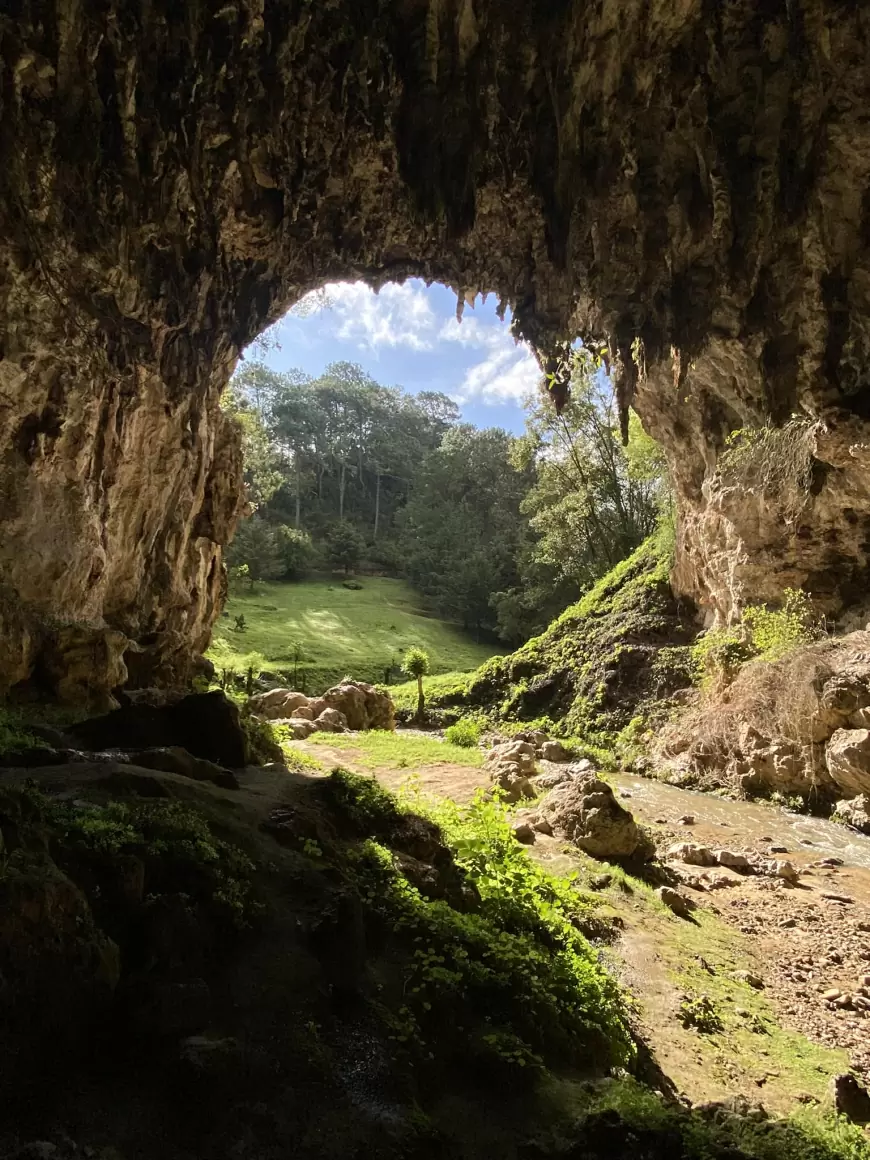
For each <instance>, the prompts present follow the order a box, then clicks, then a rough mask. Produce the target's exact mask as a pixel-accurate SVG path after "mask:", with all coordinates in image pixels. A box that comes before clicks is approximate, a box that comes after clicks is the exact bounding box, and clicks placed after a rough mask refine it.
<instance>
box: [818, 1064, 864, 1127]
mask: <svg viewBox="0 0 870 1160" xmlns="http://www.w3.org/2000/svg"><path fill="white" fill-rule="evenodd" d="M828 1096H829V1098H830V1100H831V1103H832V1104H833V1105H834V1109H835V1111H837V1112H838V1113H839V1114H840V1115H841V1116H845V1117H846V1118H847V1119H849V1120H851V1121H852V1122H853V1123H855V1124H870V1094H868V1092H867V1089H866V1088H865V1087H863V1086H862V1085H861V1084H860V1083H859V1082H858V1080H857V1079H856V1078H855V1076H854V1075H850V1074H849V1073H848V1072H847V1073H846V1074H844V1075H835V1076H833V1077H832V1079H831V1082H830V1084H829V1085H828Z"/></svg>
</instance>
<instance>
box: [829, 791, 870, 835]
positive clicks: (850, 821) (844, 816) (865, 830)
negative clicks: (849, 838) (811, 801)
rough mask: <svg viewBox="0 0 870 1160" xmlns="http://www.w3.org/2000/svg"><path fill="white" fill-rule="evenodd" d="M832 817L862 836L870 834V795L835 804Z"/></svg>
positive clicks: (862, 795) (861, 795) (860, 795)
mask: <svg viewBox="0 0 870 1160" xmlns="http://www.w3.org/2000/svg"><path fill="white" fill-rule="evenodd" d="M832 817H833V819H834V820H835V821H837V822H842V823H843V825H845V826H851V827H852V829H853V830H858V831H859V832H860V833H862V834H870V794H859V795H858V796H857V797H854V798H850V799H844V800H843V801H839V802H837V804H836V806H835V807H834V812H833V814H832Z"/></svg>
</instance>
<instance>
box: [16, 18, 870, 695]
mask: <svg viewBox="0 0 870 1160" xmlns="http://www.w3.org/2000/svg"><path fill="white" fill-rule="evenodd" d="M868 39H870V30H868V16H867V13H866V11H865V10H864V8H863V6H861V5H857V4H848V5H847V4H838V3H835V2H834V0H802V2H801V3H799V4H798V3H792V4H788V3H782V4H777V5H766V6H763V7H760V6H758V5H757V4H753V3H750V2H749V0H734V2H732V3H728V4H710V3H705V2H703V0H680V2H679V3H676V4H675V3H673V2H671V0H628V2H625V0H598V2H597V3H580V0H574V2H570V0H569V2H563V3H558V4H555V3H543V2H540V0H532V2H531V3H524V4H518V3H514V2H513V0H499V2H498V3H496V2H495V0H475V2H472V0H439V2H438V3H435V2H434V0H429V2H426V3H419V4H414V5H400V4H398V3H396V2H394V0H373V2H372V3H370V4H358V3H352V2H351V0H336V3H333V4H329V5H314V6H311V5H308V4H298V3H295V2H291V0H266V2H264V0H239V2H238V3H231V4H228V5H223V6H217V5H213V6H208V5H206V6H199V7H195V8H190V7H189V6H186V5H175V6H168V7H167V6H156V7H155V6H144V7H143V6H141V5H138V4H134V3H132V2H131V0H108V2H107V3H106V4H103V5H97V4H95V3H93V2H92V0H83V2H82V3H77V4H73V3H70V2H69V0H61V2H60V3H59V4H56V5H50V4H48V3H47V2H46V0H21V2H20V3H17V4H15V5H13V6H12V7H11V8H9V7H8V6H7V9H6V12H5V14H4V15H2V16H0V69H2V75H3V78H4V83H3V86H2V90H0V147H2V155H3V158H4V164H3V165H2V166H0V223H2V232H0V237H2V239H3V240H2V243H0V247H2V261H0V314H2V322H0V401H2V411H0V424H2V437H3V441H4V447H5V452H4V454H5V461H4V464H3V475H2V480H3V504H2V515H0V519H2V522H3V523H2V533H0V635H2V639H3V651H2V656H0V679H2V687H3V688H5V689H9V688H12V687H14V686H16V685H21V684H22V683H24V684H28V683H36V684H38V685H40V686H42V687H45V688H48V689H51V690H53V691H55V692H58V693H60V694H61V695H63V696H66V697H70V698H74V697H79V696H81V695H83V694H84V693H86V692H96V693H97V694H102V695H105V694H106V693H107V692H108V690H110V689H111V688H112V687H114V686H116V685H118V684H120V683H123V682H124V681H125V680H129V682H130V683H131V684H144V683H148V682H153V681H166V680H169V679H171V678H172V677H174V676H177V675H178V674H179V673H182V672H183V671H185V670H186V668H187V667H188V665H189V662H190V658H191V656H192V655H193V654H194V653H195V652H196V650H198V649H201V648H202V646H203V645H204V643H205V642H206V640H207V638H208V633H209V628H210V625H211V623H212V621H213V618H214V616H215V615H216V611H217V608H218V605H219V602H220V597H221V586H222V579H221V549H222V547H223V545H224V544H225V543H226V542H227V539H228V537H229V535H230V534H231V531H232V527H233V523H234V520H235V518H236V516H237V514H238V511H239V505H240V497H239V477H240V473H239V448H238V440H237V437H236V435H235V434H234V432H233V431H232V430H231V428H230V427H229V425H228V424H227V423H226V422H225V421H224V420H223V419H222V418H221V417H220V414H219V412H218V396H219V394H220V391H221V389H222V387H223V385H224V384H225V383H226V381H227V378H228V376H229V374H230V373H231V371H232V369H233V366H234V364H235V361H236V359H237V358H238V356H239V352H240V351H241V349H242V348H243V346H244V345H245V344H246V343H248V342H249V341H250V340H251V339H252V338H253V337H254V336H255V335H256V334H257V333H258V332H259V331H261V330H262V329H263V327H264V326H266V325H267V324H268V323H269V322H271V321H273V320H274V319H276V318H277V317H278V316H279V315H280V314H281V312H282V311H284V310H285V309H286V308H287V307H288V306H290V305H291V304H292V303H293V302H294V301H295V300H297V299H298V298H299V297H300V296H301V295H302V294H304V293H305V292H306V291H308V290H310V289H312V288H313V287H316V286H317V285H319V284H321V283H322V282H323V281H325V280H327V279H336V278H364V279H366V280H367V281H368V282H369V283H370V284H372V285H375V286H378V285H381V284H383V283H384V282H385V281H387V280H401V279H404V278H406V277H409V276H419V277H422V278H425V279H429V280H433V279H437V280H440V281H443V282H445V283H447V284H449V285H451V286H452V287H454V288H455V289H456V291H457V293H458V294H459V302H460V307H461V305H462V302H463V300H464V299H466V298H471V297H472V296H473V295H474V294H475V293H477V292H478V291H494V292H496V293H498V294H500V295H501V297H502V300H503V302H504V303H505V305H507V304H509V305H510V307H511V309H512V311H513V316H514V325H515V329H516V333H517V334H518V335H521V336H523V337H524V338H526V339H527V340H528V341H529V342H530V343H531V344H532V345H533V346H534V347H535V348H536V349H537V350H538V351H539V352H540V354H541V357H542V360H543V362H544V365H545V368H546V369H547V370H548V372H551V373H552V374H553V375H554V376H555V378H554V379H553V380H551V385H552V387H553V390H554V393H555V394H556V395H557V396H559V397H561V396H562V394H563V384H562V382H561V379H560V356H561V355H562V354H563V353H564V351H565V349H566V347H565V342H566V340H570V339H573V338H574V337H575V336H577V335H578V334H579V335H583V336H585V337H587V338H595V339H606V340H607V343H608V349H609V356H608V357H609V359H610V362H611V365H612V366H613V367H614V369H615V371H616V374H617V383H618V387H619V392H620V398H621V401H622V403H623V405H624V406H627V405H628V404H630V403H632V402H633V403H634V405H635V406H636V408H637V409H638V411H639V412H640V414H641V416H642V418H643V419H644V421H645V423H646V424H647V426H648V428H649V430H650V431H651V432H652V433H653V434H654V435H655V436H656V437H657V438H658V439H659V440H660V441H661V442H662V443H663V444H664V446H665V448H666V449H667V452H668V455H669V458H670V460H671V464H672V467H673V469H674V476H675V481H676V487H677V495H678V503H679V509H680V518H681V524H680V533H679V544H678V561H677V568H676V573H675V578H676V582H677V584H678V587H679V589H680V591H681V592H684V593H687V594H689V595H691V596H692V597H694V598H695V599H696V600H697V601H698V602H700V603H701V604H702V605H704V606H705V607H706V608H707V610H708V611H709V613H710V614H711V615H713V614H718V615H727V614H728V613H729V611H730V610H731V609H732V608H733V606H734V605H735V604H736V603H739V602H740V601H742V600H746V599H750V598H765V597H767V596H771V595H777V594H778V593H779V591H780V590H781V588H782V586H783V584H784V583H785V582H788V581H790V582H791V583H793V584H798V583H801V584H805V585H806V586H807V587H808V588H809V589H810V590H811V591H812V592H813V593H814V594H816V595H817V596H818V598H819V599H820V601H821V602H822V604H823V605H824V606H825V607H826V609H828V610H829V611H837V610H839V609H840V607H842V606H843V605H844V604H847V603H850V602H851V601H853V600H854V599H856V597H857V595H858V594H859V593H860V592H861V591H862V590H863V588H864V586H865V585H866V580H867V551H866V547H865V545H866V543H867V531H868V512H870V492H868V484H867V482H866V481H867V478H868V472H867V459H868V454H870V453H868V451H867V447H868V445H870V440H868V439H867V422H866V416H867V415H868V382H867V378H866V374H867V372H866V369H865V368H866V366H867V365H868V361H870V359H868V355H870V228H868V220H870V217H868V215H870V208H868V207H870V201H868V198H867V195H866V189H867V184H868V178H870V125H868V122H867V118H866V109H867V106H868V103H870V68H868V66H867V59H868ZM792 413H796V414H797V415H799V416H802V417H803V418H802V419H801V420H800V422H802V423H803V427H802V428H801V429H802V430H804V428H805V429H806V431H808V432H809V436H808V438H807V440H805V443H806V448H807V457H806V462H805V464H804V466H805V467H807V474H806V478H807V480H808V481H809V484H808V491H809V494H808V495H806V496H803V497H802V498H801V503H800V504H798V505H796V506H795V507H794V508H793V510H790V512H789V513H785V515H784V514H783V512H782V510H781V506H780V505H779V495H778V493H777V492H776V489H770V488H767V489H765V487H764V486H762V485H761V484H759V486H758V487H757V488H756V489H755V490H754V493H752V494H747V492H746V489H745V488H744V489H740V488H739V487H735V486H734V485H732V484H730V483H729V482H728V480H727V479H722V478H721V477H720V475H719V474H717V471H716V467H717V461H718V460H719V457H720V453H721V451H722V449H723V446H724V441H725V438H726V436H727V434H728V433H729V432H730V431H731V430H733V429H735V428H745V427H758V426H761V425H764V424H766V423H771V424H773V425H774V426H775V427H776V426H781V425H782V424H783V423H785V422H786V421H788V420H789V418H790V416H791V415H792Z"/></svg>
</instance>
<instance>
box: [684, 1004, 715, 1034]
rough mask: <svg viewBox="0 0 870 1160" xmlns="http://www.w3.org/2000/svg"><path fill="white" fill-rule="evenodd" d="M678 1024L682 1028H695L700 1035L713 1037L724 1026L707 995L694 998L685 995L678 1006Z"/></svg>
mask: <svg viewBox="0 0 870 1160" xmlns="http://www.w3.org/2000/svg"><path fill="white" fill-rule="evenodd" d="M680 1022H681V1023H682V1024H683V1026H684V1027H694V1028H696V1029H697V1030H698V1031H700V1032H701V1033H702V1035H713V1034H714V1033H715V1032H717V1031H722V1030H723V1029H724V1026H725V1025H724V1024H723V1022H722V1017H721V1015H720V1014H719V1012H718V1011H717V1009H716V1004H715V1003H714V1002H713V1000H712V999H711V998H710V996H709V995H698V996H697V997H695V998H692V997H691V996H689V995H687V996H686V997H685V999H683V1001H682V1003H681V1004H680Z"/></svg>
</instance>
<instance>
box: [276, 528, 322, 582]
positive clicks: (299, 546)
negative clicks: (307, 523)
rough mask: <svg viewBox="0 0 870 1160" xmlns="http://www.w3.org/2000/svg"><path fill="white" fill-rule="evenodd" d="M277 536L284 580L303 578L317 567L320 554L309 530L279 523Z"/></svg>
mask: <svg viewBox="0 0 870 1160" xmlns="http://www.w3.org/2000/svg"><path fill="white" fill-rule="evenodd" d="M275 538H276V541H277V545H278V554H279V556H280V558H281V566H282V568H283V569H284V571H283V573H282V577H283V579H284V580H301V579H302V577H303V576H306V575H307V574H308V573H309V572H311V571H313V569H314V568H316V567H317V565H318V563H319V554H318V551H317V549H316V548H315V546H314V544H313V542H312V540H311V536H310V535H309V534H308V532H303V531H301V530H300V529H299V528H290V527H287V525H286V524H279V525H278V526H277V527H276V528H275Z"/></svg>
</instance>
